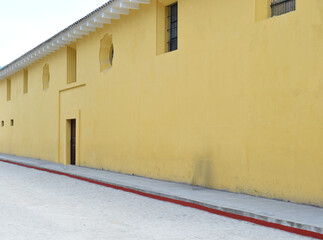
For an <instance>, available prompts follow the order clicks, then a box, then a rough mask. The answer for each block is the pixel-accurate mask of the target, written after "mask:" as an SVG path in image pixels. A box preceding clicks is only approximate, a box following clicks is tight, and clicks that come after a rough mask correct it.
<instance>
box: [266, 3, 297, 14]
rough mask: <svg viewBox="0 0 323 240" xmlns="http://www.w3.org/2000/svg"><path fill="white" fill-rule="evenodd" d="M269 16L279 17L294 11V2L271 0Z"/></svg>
mask: <svg viewBox="0 0 323 240" xmlns="http://www.w3.org/2000/svg"><path fill="white" fill-rule="evenodd" d="M270 7H271V16H272V17H274V16H279V15H282V14H285V13H289V12H292V11H295V10H296V0H273V1H272V3H271V5H270Z"/></svg>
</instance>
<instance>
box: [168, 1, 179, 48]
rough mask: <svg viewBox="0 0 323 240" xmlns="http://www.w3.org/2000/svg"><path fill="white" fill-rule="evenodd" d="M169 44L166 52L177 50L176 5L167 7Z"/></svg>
mask: <svg viewBox="0 0 323 240" xmlns="http://www.w3.org/2000/svg"><path fill="white" fill-rule="evenodd" d="M168 8H169V16H168V18H169V29H168V32H169V42H168V50H169V51H170V52H171V51H174V50H176V49H177V25H178V24H177V23H178V14H177V13H178V9H177V3H174V4H172V5H170V6H169V7H168Z"/></svg>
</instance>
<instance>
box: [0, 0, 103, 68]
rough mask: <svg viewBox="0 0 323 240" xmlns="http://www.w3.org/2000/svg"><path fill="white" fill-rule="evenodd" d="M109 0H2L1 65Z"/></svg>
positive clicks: (0, 9) (0, 10)
mask: <svg viewBox="0 0 323 240" xmlns="http://www.w3.org/2000/svg"><path fill="white" fill-rule="evenodd" d="M106 2H108V0H55V1H44V0H15V1H12V0H11V1H10V0H9V1H7V0H6V1H4V0H3V1H1V3H0V66H2V67H3V66H5V65H7V64H8V63H10V62H12V61H13V60H15V59H17V58H18V57H20V56H21V55H23V54H24V53H26V52H28V51H29V50H31V49H32V48H34V47H36V46H37V45H39V44H40V43H42V42H44V41H45V40H47V39H49V38H50V37H52V36H54V35H55V34H56V33H58V32H60V31H61V30H63V29H64V28H66V27H67V26H69V25H71V24H72V23H74V22H76V21H77V20H79V19H81V18H82V17H84V16H85V15H87V14H88V13H90V12H92V11H93V10H95V9H96V8H98V7H100V6H101V5H103V4H104V3H106Z"/></svg>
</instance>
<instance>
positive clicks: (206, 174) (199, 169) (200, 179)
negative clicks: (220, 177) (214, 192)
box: [192, 159, 214, 187]
mask: <svg viewBox="0 0 323 240" xmlns="http://www.w3.org/2000/svg"><path fill="white" fill-rule="evenodd" d="M212 179H213V163H212V161H211V160H209V159H199V160H198V161H197V162H196V164H195V167H194V171H193V178H192V185H198V186H204V187H212V185H214V184H212Z"/></svg>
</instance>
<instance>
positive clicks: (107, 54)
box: [100, 34, 114, 72]
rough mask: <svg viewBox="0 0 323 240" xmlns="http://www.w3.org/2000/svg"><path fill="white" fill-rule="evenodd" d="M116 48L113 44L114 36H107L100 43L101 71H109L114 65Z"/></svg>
mask: <svg viewBox="0 0 323 240" xmlns="http://www.w3.org/2000/svg"><path fill="white" fill-rule="evenodd" d="M113 56H114V47H113V43H112V35H111V34H105V35H104V37H103V38H102V39H101V41H100V71H101V72H104V71H107V70H109V69H110V68H111V67H112V64H113Z"/></svg>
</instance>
